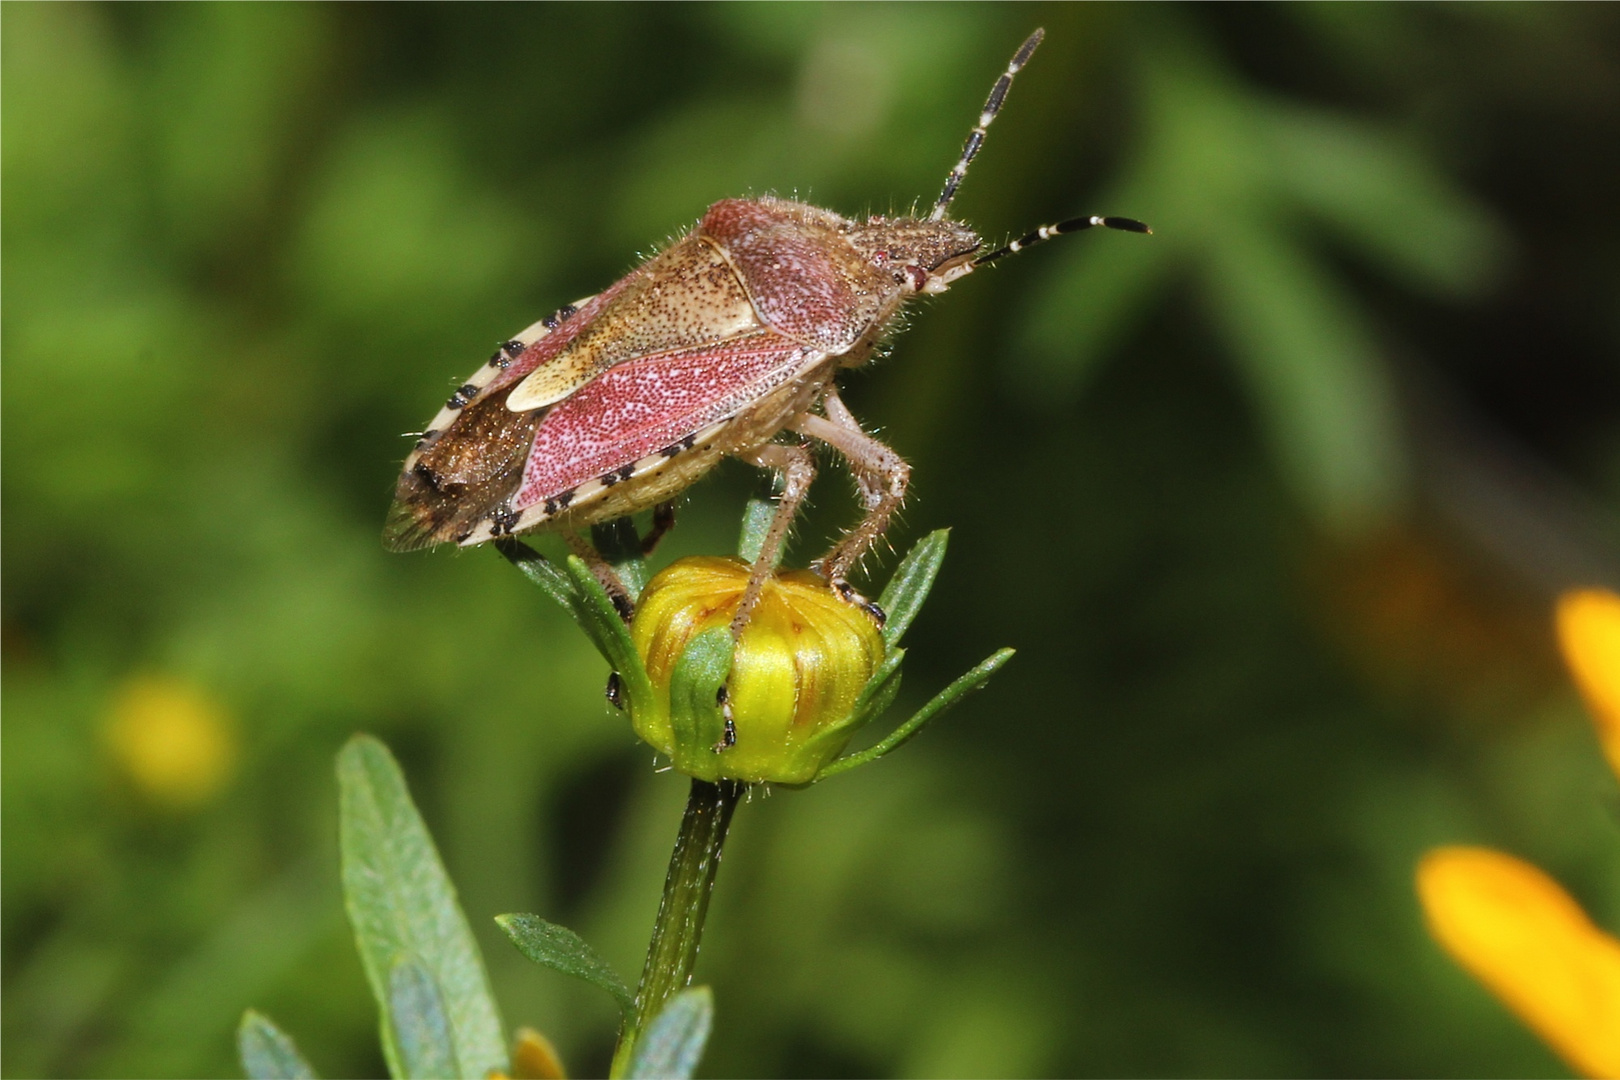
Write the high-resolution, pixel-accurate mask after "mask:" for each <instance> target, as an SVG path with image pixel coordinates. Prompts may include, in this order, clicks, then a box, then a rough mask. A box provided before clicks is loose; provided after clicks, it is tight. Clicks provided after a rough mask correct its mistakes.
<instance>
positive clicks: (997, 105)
mask: <svg viewBox="0 0 1620 1080" xmlns="http://www.w3.org/2000/svg"><path fill="white" fill-rule="evenodd" d="M1045 36H1046V31H1045V30H1041V29H1037V30H1036V31H1035V32H1034V33H1033V34H1031V35H1029V37H1027V38H1025V39H1024V43H1023V44H1022V45H1020V46H1018V51H1017V52H1016V53H1014V54H1013V58H1012V63H1010V64H1008V65H1007V70H1006V71H1003V72H1002V73H1001V77H1000V78H999V79H997V80H996V85H995V86H992V87H991V88H990V96H989V97H988V98H986V99H985V102H984V108H983V109H982V110H981V111H980V112H979V123H978V124H977V126H975V127H974V129H973V130H972V131H970V132H969V133H968V137H967V142H966V143H964V144H963V146H962V156H961V157H960V158H958V159H957V160H956V164H955V165H953V166H951V171H950V175H948V176H946V177H945V190H943V191H941V192H940V193H939V198H937V199H935V200H934V212H933V213H931V214H929V215H928V220H929V221H942V220H944V218H945V211H946V210H948V209H950V205H951V200H952V199H954V198H956V189H957V188H959V187H961V186H962V177H964V176H966V175H967V171H968V166H969V165H971V164H973V159H974V158H976V157H978V156H979V148H980V147H982V146H983V145H984V133H985V132H986V131H987V130H988V129H989V127H990V124H991V122H992V121H993V120H995V118H996V114H997V113H998V112H1000V111H1001V106H1002V105H1003V104H1005V103H1006V101H1007V91H1008V90H1010V89H1012V82H1013V76H1014V75H1017V74H1018V72H1019V70H1020V69H1021V68H1022V67H1023V66H1024V65H1025V64H1027V63H1029V58H1030V57H1031V56H1033V55H1035V47H1036V46H1037V45H1039V44H1040V43H1041V39H1042V38H1043V37H1045Z"/></svg>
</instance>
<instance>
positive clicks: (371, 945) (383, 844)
mask: <svg viewBox="0 0 1620 1080" xmlns="http://www.w3.org/2000/svg"><path fill="white" fill-rule="evenodd" d="M337 773H338V787H339V793H340V799H341V824H340V840H341V844H342V850H343V897H344V905H345V907H347V908H348V912H349V921H350V923H351V924H352V925H353V927H354V936H355V942H356V944H357V945H358V946H359V950H360V960H361V963H362V964H363V966H364V967H365V970H366V978H367V979H368V980H369V981H370V983H371V991H372V994H373V995H374V996H375V997H376V999H377V1002H378V1007H379V1008H380V1010H381V1012H382V1014H383V1015H382V1025H381V1026H382V1043H383V1055H384V1057H386V1058H387V1060H388V1066H389V1070H390V1071H391V1072H392V1073H393V1074H394V1075H395V1076H396V1077H402V1076H406V1075H410V1073H409V1072H408V1070H407V1066H406V1060H405V1056H404V1053H403V1050H402V1045H401V1040H400V1032H399V1029H398V1027H397V1024H396V1018H395V1017H394V1009H393V1005H394V987H393V972H394V967H395V964H396V963H397V962H398V961H399V958H400V957H402V956H408V957H411V958H412V959H413V960H415V961H416V962H418V963H420V964H421V965H422V967H423V969H424V970H425V971H426V972H427V974H428V975H429V976H431V978H432V980H433V983H434V984H435V986H436V987H437V989H438V992H439V994H440V995H441V999H442V1002H443V1012H444V1015H445V1017H446V1020H447V1022H448V1024H449V1030H450V1041H451V1045H452V1046H453V1047H454V1055H455V1061H456V1062H458V1063H459V1064H460V1066H461V1068H462V1070H463V1071H464V1072H466V1073H467V1074H468V1075H470V1076H484V1075H486V1074H488V1073H489V1072H490V1071H491V1070H494V1069H499V1070H501V1071H506V1069H507V1058H506V1040H505V1037H504V1034H503V1030H504V1029H503V1026H502V1024H501V1019H500V1014H499V1013H498V1012H497V1010H496V1008H495V1001H494V998H493V997H492V996H491V994H490V990H489V977H488V976H487V975H486V974H485V972H484V964H483V961H482V959H481V958H480V957H479V955H478V945H477V942H475V941H474V940H473V936H472V931H471V929H470V928H469V927H468V926H467V920H466V917H465V916H464V915H462V913H461V907H460V905H459V904H458V903H457V902H456V891H455V888H454V886H453V885H451V883H450V878H449V875H448V874H446V873H445V870H444V864H443V863H441V862H440V861H439V854H438V851H437V850H436V849H435V848H434V846H433V839H432V837H431V836H429V835H428V831H427V826H426V825H424V824H423V822H422V818H421V815H420V814H418V813H417V811H416V806H415V805H414V804H413V803H412V802H411V796H410V792H409V791H408V790H407V789H406V787H405V779H404V777H403V776H402V775H401V774H400V771H399V766H398V765H397V764H396V763H395V762H394V758H393V755H392V754H390V753H389V752H388V748H387V747H385V746H384V745H383V744H382V743H381V742H379V741H377V740H376V739H374V738H372V737H370V736H369V735H356V736H355V737H354V738H352V739H350V740H349V742H348V745H346V746H345V747H344V748H343V750H342V752H341V753H340V754H339V755H338V765H337Z"/></svg>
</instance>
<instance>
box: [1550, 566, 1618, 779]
mask: <svg viewBox="0 0 1620 1080" xmlns="http://www.w3.org/2000/svg"><path fill="white" fill-rule="evenodd" d="M1558 644H1559V645H1560V647H1561V648H1562V649H1563V652H1564V662H1565V663H1567V664H1568V665H1569V670H1570V672H1571V674H1573V675H1574V676H1575V685H1576V686H1578V687H1580V689H1581V693H1582V694H1583V695H1585V697H1586V702H1587V704H1588V705H1589V706H1590V707H1591V709H1592V719H1593V720H1594V721H1595V722H1596V723H1597V729H1598V738H1599V739H1601V740H1602V741H1603V752H1604V753H1605V754H1606V755H1608V758H1609V767H1610V768H1612V769H1613V770H1614V771H1615V775H1616V776H1620V596H1616V595H1615V594H1614V593H1612V592H1609V591H1608V590H1607V589H1578V590H1575V591H1572V592H1567V593H1565V594H1564V595H1563V596H1561V597H1559V598H1558Z"/></svg>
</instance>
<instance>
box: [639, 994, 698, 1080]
mask: <svg viewBox="0 0 1620 1080" xmlns="http://www.w3.org/2000/svg"><path fill="white" fill-rule="evenodd" d="M713 1026H714V994H713V993H712V992H711V991H710V990H709V988H708V987H707V986H694V987H691V988H689V989H686V990H682V991H681V992H680V993H679V994H676V995H675V996H674V997H672V998H670V999H669V1004H667V1005H665V1006H664V1010H663V1011H662V1012H660V1013H659V1014H658V1016H657V1017H655V1018H654V1019H653V1022H652V1023H650V1024H648V1025H647V1028H646V1030H645V1031H643V1032H642V1033H641V1038H640V1039H638V1040H637V1041H636V1052H635V1054H634V1056H632V1057H631V1059H630V1069H629V1071H628V1072H627V1073H626V1074H625V1075H626V1076H628V1077H630V1078H631V1080H687V1078H688V1077H690V1076H691V1075H692V1074H693V1073H694V1072H696V1071H697V1067H698V1062H699V1061H700V1060H701V1059H702V1057H703V1048H704V1047H705V1046H706V1045H707V1044H708V1042H709V1031H710V1029H711V1028H712V1027H713Z"/></svg>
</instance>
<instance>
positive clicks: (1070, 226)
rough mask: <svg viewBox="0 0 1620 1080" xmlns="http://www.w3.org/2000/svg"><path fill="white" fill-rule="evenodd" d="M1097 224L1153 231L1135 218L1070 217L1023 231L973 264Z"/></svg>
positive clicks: (1016, 251)
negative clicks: (1021, 234) (1032, 229)
mask: <svg viewBox="0 0 1620 1080" xmlns="http://www.w3.org/2000/svg"><path fill="white" fill-rule="evenodd" d="M1099 225H1100V226H1102V227H1103V228H1105V229H1118V230H1120V231H1121V232H1136V233H1151V232H1152V231H1153V230H1152V229H1150V228H1148V227H1147V226H1146V225H1144V224H1142V223H1141V222H1140V221H1137V220H1136V219H1135V218H1128V217H1077V218H1070V219H1069V220H1068V221H1060V222H1058V223H1057V224H1056V225H1042V226H1041V227H1040V228H1038V229H1036V230H1035V231H1033V232H1030V233H1025V234H1024V235H1023V236H1020V237H1019V238H1018V239H1016V240H1014V241H1012V242H1011V243H1009V244H1003V245H1001V246H1000V247H998V248H996V250H994V251H989V252H986V253H985V254H983V255H980V256H979V257H978V258H976V259H974V260H973V265H974V266H983V265H984V264H985V263H993V262H995V261H996V260H997V259H1005V258H1006V257H1007V256H1008V255H1016V254H1018V253H1019V252H1020V251H1024V250H1026V249H1028V248H1032V247H1034V246H1035V245H1036V244H1040V243H1045V242H1046V241H1047V240H1050V239H1052V238H1053V237H1055V236H1062V235H1063V234H1064V233H1072V232H1079V231H1080V230H1082V229H1090V228H1094V227H1096V226H1099Z"/></svg>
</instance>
